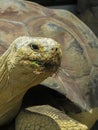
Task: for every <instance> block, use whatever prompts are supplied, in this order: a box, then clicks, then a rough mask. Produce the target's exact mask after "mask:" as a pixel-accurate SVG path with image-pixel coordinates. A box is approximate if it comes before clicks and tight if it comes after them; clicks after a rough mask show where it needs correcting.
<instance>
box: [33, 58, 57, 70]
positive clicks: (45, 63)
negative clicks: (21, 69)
mask: <svg viewBox="0 0 98 130" xmlns="http://www.w3.org/2000/svg"><path fill="white" fill-rule="evenodd" d="M32 62H33V63H35V64H37V65H39V66H41V67H45V68H51V67H53V66H56V67H57V66H59V64H57V63H56V62H55V63H54V62H51V61H48V62H44V61H38V60H33V61H32Z"/></svg>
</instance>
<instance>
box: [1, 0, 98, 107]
mask: <svg viewBox="0 0 98 130" xmlns="http://www.w3.org/2000/svg"><path fill="white" fill-rule="evenodd" d="M23 35H27V36H33V37H34V36H35V37H47V38H53V39H54V40H56V41H58V42H59V43H60V44H61V46H62V51H63V56H62V63H61V67H60V70H59V71H58V74H57V75H58V76H57V77H56V78H57V80H55V78H54V80H55V81H56V85H55V82H51V81H52V80H49V84H48V83H47V84H48V85H50V87H51V86H52V87H53V88H54V89H57V90H59V91H62V93H63V94H64V95H66V97H67V98H69V99H70V100H71V101H72V102H74V103H75V104H77V105H78V106H80V107H82V108H83V109H89V108H90V107H93V106H94V107H95V106H98V100H97V99H98V94H97V93H98V40H97V38H96V37H95V35H94V34H93V32H92V31H91V30H90V29H89V28H88V27H87V26H86V25H85V24H84V23H82V22H81V21H80V20H79V19H78V18H77V17H76V16H74V15H73V14H72V13H70V12H68V11H66V10H57V9H48V8H45V7H43V6H41V5H38V4H36V3H31V2H28V1H18V0H16V1H14V0H12V1H9V0H5V2H4V0H1V1H0V55H2V54H3V53H4V52H5V51H6V50H7V49H8V47H9V45H10V44H11V43H12V42H13V40H15V39H16V38H17V37H19V36H23ZM57 81H58V82H57ZM58 88H59V89H58Z"/></svg>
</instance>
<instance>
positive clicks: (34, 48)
mask: <svg viewBox="0 0 98 130" xmlns="http://www.w3.org/2000/svg"><path fill="white" fill-rule="evenodd" d="M30 47H31V49H32V50H35V51H38V50H39V47H38V45H35V44H30Z"/></svg>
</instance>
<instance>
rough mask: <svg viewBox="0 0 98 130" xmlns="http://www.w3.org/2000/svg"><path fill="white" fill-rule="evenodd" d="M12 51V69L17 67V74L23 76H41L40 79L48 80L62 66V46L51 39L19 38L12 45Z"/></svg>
mask: <svg viewBox="0 0 98 130" xmlns="http://www.w3.org/2000/svg"><path fill="white" fill-rule="evenodd" d="M12 48H13V49H12ZM11 51H12V53H11V55H10V58H9V59H10V60H9V61H10V63H9V64H10V66H11V65H12V67H10V68H15V67H16V66H17V67H16V69H18V70H17V72H20V73H21V74H22V76H23V74H31V73H32V74H33V75H35V76H36V75H40V74H41V75H40V78H42V77H43V78H46V77H48V76H50V75H51V74H53V73H54V72H56V70H57V69H58V67H59V66H60V62H61V49H60V45H59V44H58V43H57V42H56V41H54V40H52V39H50V38H43V37H33V38H32V37H27V36H23V37H19V38H17V39H16V40H15V41H14V42H13V43H12V47H11ZM13 66H14V67H13ZM16 69H13V70H15V71H16ZM15 73H16V72H15Z"/></svg>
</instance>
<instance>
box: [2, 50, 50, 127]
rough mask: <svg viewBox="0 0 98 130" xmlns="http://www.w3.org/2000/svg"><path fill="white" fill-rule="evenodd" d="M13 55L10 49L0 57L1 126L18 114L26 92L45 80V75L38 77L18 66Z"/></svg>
mask: <svg viewBox="0 0 98 130" xmlns="http://www.w3.org/2000/svg"><path fill="white" fill-rule="evenodd" d="M12 55H13V49H11V48H9V49H8V50H7V51H6V52H5V53H4V54H3V55H2V56H1V57H0V126H1V125H3V124H5V123H6V122H8V121H10V119H12V118H13V117H14V116H15V115H16V114H17V112H18V110H19V108H20V106H21V102H22V98H23V96H24V94H25V93H26V91H27V90H28V89H29V88H30V87H32V86H35V85H36V84H38V83H40V82H41V81H42V80H43V79H45V77H44V74H41V75H40V74H38V75H37V76H36V75H35V74H34V73H33V71H32V70H31V69H30V70H29V69H26V68H23V67H21V66H18V65H16V64H15V63H14V62H15V61H14V59H12V58H11V57H13V56H12ZM48 76H49V74H47V75H46V77H48Z"/></svg>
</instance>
